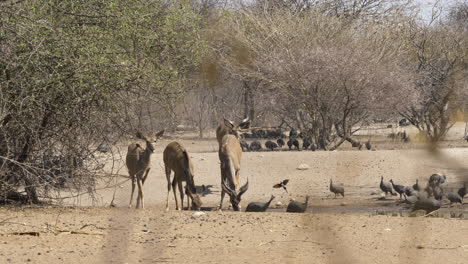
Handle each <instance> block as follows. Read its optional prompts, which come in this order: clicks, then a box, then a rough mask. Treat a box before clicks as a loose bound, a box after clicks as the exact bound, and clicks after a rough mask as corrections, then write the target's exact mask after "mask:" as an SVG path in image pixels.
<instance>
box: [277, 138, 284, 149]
mask: <svg viewBox="0 0 468 264" xmlns="http://www.w3.org/2000/svg"><path fill="white" fill-rule="evenodd" d="M276 143H278V146H279V147H280V148H282V147H283V146H284V140H283V139H282V138H278V140H276Z"/></svg>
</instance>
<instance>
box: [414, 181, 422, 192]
mask: <svg viewBox="0 0 468 264" xmlns="http://www.w3.org/2000/svg"><path fill="white" fill-rule="evenodd" d="M413 190H415V191H418V192H419V191H420V190H421V186H419V180H418V179H416V183H415V184H413Z"/></svg>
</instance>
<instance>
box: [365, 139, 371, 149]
mask: <svg viewBox="0 0 468 264" xmlns="http://www.w3.org/2000/svg"><path fill="white" fill-rule="evenodd" d="M366 149H367V150H371V149H372V145H371V143H370V139H369V140H368V141H367V142H366Z"/></svg>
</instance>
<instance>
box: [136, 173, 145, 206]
mask: <svg viewBox="0 0 468 264" xmlns="http://www.w3.org/2000/svg"><path fill="white" fill-rule="evenodd" d="M137 185H138V197H137V205H136V208H140V204H141V208H142V209H143V208H145V204H144V202H143V201H144V197H143V183H142V182H141V178H140V177H137Z"/></svg>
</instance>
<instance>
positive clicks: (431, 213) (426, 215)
mask: <svg viewBox="0 0 468 264" xmlns="http://www.w3.org/2000/svg"><path fill="white" fill-rule="evenodd" d="M437 211H439V209H437V210H434V211H432V212H430V213H428V214H425V215H423V217H428V216H430V215H433V214H434V213H435V212H437Z"/></svg>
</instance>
